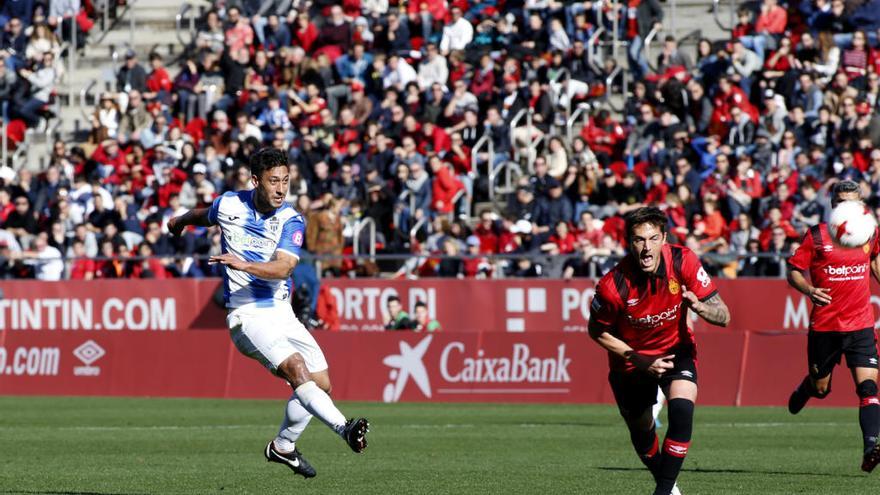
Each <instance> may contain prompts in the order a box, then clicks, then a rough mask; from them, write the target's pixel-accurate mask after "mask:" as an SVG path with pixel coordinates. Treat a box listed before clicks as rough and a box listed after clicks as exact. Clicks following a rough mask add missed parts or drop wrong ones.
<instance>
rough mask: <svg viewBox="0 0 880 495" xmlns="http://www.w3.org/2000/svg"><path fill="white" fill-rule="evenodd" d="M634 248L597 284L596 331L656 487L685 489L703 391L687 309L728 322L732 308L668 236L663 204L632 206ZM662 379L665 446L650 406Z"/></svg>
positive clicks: (661, 494)
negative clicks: (684, 471) (682, 479)
mask: <svg viewBox="0 0 880 495" xmlns="http://www.w3.org/2000/svg"><path fill="white" fill-rule="evenodd" d="M625 220H626V235H627V239H628V242H629V254H628V255H627V256H626V257H625V258H624V259H623V260H621V261H620V263H618V264H617V266H615V267H614V268H613V269H612V270H611V271H610V272H608V274H606V275H605V276H604V277H602V279H601V280H600V281H599V284H598V285H597V286H596V296H595V297H594V298H593V302H592V304H591V306H590V325H589V329H590V336H591V337H592V338H593V339H594V340H596V342H598V343H599V345H601V346H602V347H604V348H605V349H606V350H607V351H608V358H609V366H610V368H611V371H610V373H609V375H608V381H609V383H610V384H611V389H612V390H613V392H614V398H615V400H616V401H617V407H618V409H619V410H620V414H621V416H623V419H624V421H626V425H627V427H628V428H629V433H630V439H631V440H632V443H633V447H635V450H636V453H637V454H638V455H639V457H640V458H641V460H642V462H643V463H644V464H645V465H646V466H647V467H648V469H649V470H650V471H651V474H652V475H654V479H655V481H656V483H657V485H656V488H655V491H654V494H655V495H669V494H671V493H673V494H674V493H678V487H677V486H676V484H675V480H676V478H678V473H679V471H680V470H681V466H682V464H683V463H684V458H685V456H686V455H687V451H688V447H689V445H690V441H691V432H692V430H693V416H694V402H695V401H696V399H697V367H696V356H697V353H696V345H695V342H694V334H693V331H692V330H691V329H690V328H689V327H688V325H687V312H688V309H690V310H691V311H694V312H695V313H696V314H697V315H699V316H700V317H701V318H703V319H704V320H706V321H707V322H709V323H711V324H713V325H718V326H726V325H727V324H728V323H729V321H730V312H729V311H728V309H727V306H726V305H725V304H724V301H722V300H721V297H720V296H719V295H718V291H717V290H716V289H715V284H713V283H712V280H711V279H710V278H709V275H708V274H707V273H706V270H705V269H704V268H703V265H702V264H701V263H700V260H699V258H697V256H696V255H695V254H694V253H693V252H692V251H690V250H689V249H687V248H685V247H682V246H676V245H671V244H667V243H666V224H667V222H668V220H667V218H666V215H665V214H664V213H663V212H662V211H660V210H659V209H657V208H653V207H646V208H639V209H637V210H634V211H632V212H630V213H628V214H627V215H626V217H625ZM658 386H659V387H660V388H661V389H663V392H664V393H665V394H666V397H667V398H668V405H667V408H668V413H667V414H668V423H669V426H668V428H669V429H668V430H667V434H666V439H665V440H664V441H663V445H662V448H661V446H660V445H659V444H658V439H657V433H656V431H655V429H654V419H653V416H652V414H651V406H653V405H654V403H655V401H656V400H657V388H658Z"/></svg>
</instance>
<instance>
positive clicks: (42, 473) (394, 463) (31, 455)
mask: <svg viewBox="0 0 880 495" xmlns="http://www.w3.org/2000/svg"><path fill="white" fill-rule="evenodd" d="M341 409H342V410H343V412H345V413H346V414H348V415H364V416H367V417H368V418H370V420H371V422H372V431H371V434H370V435H371V436H370V446H369V448H368V449H367V452H366V453H365V454H364V455H356V454H354V453H352V452H351V451H349V450H348V447H347V446H345V445H344V444H343V442H342V441H341V440H340V439H339V438H338V437H336V436H335V435H333V434H331V432H330V431H329V430H328V429H327V428H326V427H325V426H324V425H322V424H320V422H319V421H318V420H313V421H312V424H311V425H310V426H309V429H308V430H306V433H305V434H304V436H303V438H301V439H300V443H299V446H300V449H301V450H302V451H303V452H304V454H305V455H306V457H307V458H308V459H309V460H310V461H311V463H312V464H313V465H314V466H315V468H316V469H317V471H318V477H317V478H314V479H312V480H304V479H302V478H300V477H295V476H294V475H293V473H292V472H290V471H289V470H288V469H287V468H285V467H283V466H281V465H278V464H269V463H267V462H265V460H264V459H263V456H262V449H263V447H264V446H265V444H266V442H267V441H268V440H269V439H270V438H272V437H273V436H274V434H275V431H276V428H277V423H278V422H279V420H280V414H281V412H282V402H281V401H240V400H234V401H233V400H228V401H224V400H190V399H116V398H43V397H40V398H27V397H0V494H35V493H50V494H67V495H73V494H104V495H110V494H201V493H223V494H226V493H257V494H276V493H277V494H286V493H291V494H312V493H314V494H321V495H327V494H332V493H346V494H349V493H350V494H382V495H393V494H420V493H424V494H436V493H451V494H462V493H475V494H483V493H503V494H520V493H540V494H542V495H551V494H557V493H597V494H607V493H625V494H631V493H650V492H651V490H652V488H653V486H652V484H651V481H650V476H649V475H648V474H647V472H646V471H645V470H644V469H643V468H642V467H641V464H640V463H639V461H638V459H636V457H635V455H634V454H633V453H632V451H631V447H630V445H629V440H628V435H627V433H626V430H625V428H624V426H623V423H622V422H621V420H620V418H619V417H618V416H617V413H616V411H615V410H614V409H613V408H612V407H610V406H560V405H509V404H505V405H490V404H442V405H436V404H372V403H370V404H367V403H342V404H341ZM661 433H662V430H661ZM860 445H861V438H860V433H859V428H858V422H857V411H856V409H855V408H852V409H818V408H817V409H810V408H809V407H808V408H807V409H806V410H805V411H804V412H802V413H801V414H800V415H798V416H796V417H795V416H790V415H789V414H788V413H787V412H786V411H785V410H783V409H782V408H738V409H737V408H719V407H698V408H697V415H696V428H695V432H694V441H693V444H692V447H691V450H690V453H689V455H688V458H687V461H686V463H685V471H684V472H683V473H682V475H681V477H680V478H679V484H680V486H681V489H682V492H683V493H684V494H685V495H693V494H721V493H731V494H741V493H750V494H751V493H755V494H762V495H764V494H793V493H816V494H836V493H840V494H852V493H870V492H873V491H876V490H877V489H878V487H880V472H877V473H875V474H874V475H865V474H863V473H861V472H860V471H859V469H858V465H859V462H860V450H861V447H860Z"/></svg>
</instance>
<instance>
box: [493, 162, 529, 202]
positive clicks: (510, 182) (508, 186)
mask: <svg viewBox="0 0 880 495" xmlns="http://www.w3.org/2000/svg"><path fill="white" fill-rule="evenodd" d="M502 172H504V187H497V186H496V184H495V183H496V181H497V180H498V177H499V176H501V173H502ZM511 172H516V176H517V177H522V175H523V173H522V168H521V167H520V166H519V164H518V163H516V162H512V161H508V162H501V163H499V164H498V165H494V164H490V166H489V201H495V194H508V193H511V192H513V190H514V183H515V179H514V178H513V175H512V174H511ZM496 189H497V190H496Z"/></svg>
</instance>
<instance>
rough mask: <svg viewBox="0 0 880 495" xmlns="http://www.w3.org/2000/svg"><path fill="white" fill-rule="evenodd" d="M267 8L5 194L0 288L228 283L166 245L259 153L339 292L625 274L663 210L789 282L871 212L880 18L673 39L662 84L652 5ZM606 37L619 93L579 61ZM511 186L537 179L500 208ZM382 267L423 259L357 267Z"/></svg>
mask: <svg viewBox="0 0 880 495" xmlns="http://www.w3.org/2000/svg"><path fill="white" fill-rule="evenodd" d="M261 5H262V7H266V4H264V3H263V2H248V1H245V2H239V3H235V2H217V3H216V4H215V8H214V9H212V10H210V11H208V12H207V13H206V14H205V16H204V18H203V19H202V20H201V21H200V25H199V26H200V27H199V29H198V33H197V35H196V37H195V40H194V43H193V45H192V46H190V47H188V49H187V50H186V52H185V55H184V56H182V57H181V59H180V60H179V62H172V61H170V60H167V57H165V58H163V56H162V55H160V54H159V53H137V52H135V51H129V52H128V53H126V54H125V63H124V65H123V66H122V67H121V69H120V70H119V72H118V74H117V84H116V88H115V91H112V92H107V93H104V94H102V95H100V98H99V101H98V102H97V103H96V106H95V109H94V113H93V117H92V131H91V134H90V138H89V142H87V143H83V144H79V145H69V144H67V143H64V142H58V143H56V144H55V148H54V151H53V154H52V157H51V161H50V165H49V166H48V168H47V169H46V170H43V171H40V172H39V173H31V172H28V171H27V170H22V171H20V172H18V173H17V174H15V173H11V172H8V171H7V172H3V173H4V174H6V176H5V177H2V180H4V182H5V183H6V186H5V187H4V188H3V189H0V221H2V226H3V227H4V230H2V231H0V256H3V257H4V258H5V263H3V264H2V268H0V275H3V276H38V277H40V278H46V279H51V278H57V277H61V276H65V275H62V272H64V271H65V269H64V267H63V264H61V265H60V266H61V268H60V269H59V264H57V263H54V261H53V263H49V262H46V261H45V260H46V259H49V260H59V263H60V259H61V258H68V259H69V260H71V261H69V262H68V263H67V270H66V271H67V274H66V276H69V277H70V278H86V279H89V278H117V277H157V278H162V277H179V276H185V277H199V276H206V275H211V274H212V273H213V271H212V270H213V268H212V267H209V266H207V265H206V264H205V263H204V262H203V261H202V259H203V256H206V255H210V254H214V253H216V252H217V251H218V250H219V249H220V242H219V234H218V232H217V231H216V229H192V230H191V231H189V232H187V233H186V235H184V236H183V237H182V238H180V239H170V238H169V237H168V235H167V230H166V228H165V221H166V220H167V219H168V218H169V217H170V216H171V215H174V214H178V213H180V212H181V211H184V210H186V209H189V208H195V207H205V206H208V205H209V204H210V203H211V201H212V200H213V199H214V198H215V197H216V196H217V195H219V194H222V193H223V192H224V191H235V190H242V189H248V188H250V187H252V184H251V182H250V173H249V171H248V167H247V160H248V156H249V154H250V153H251V152H252V151H254V150H256V149H258V148H260V147H262V146H275V147H278V148H281V149H283V150H285V151H286V152H287V153H288V155H289V163H290V174H291V181H290V184H291V185H290V191H289V195H288V201H289V202H290V203H291V204H292V205H294V206H295V207H296V208H297V209H298V210H299V211H301V212H302V213H303V214H304V215H305V216H306V217H307V220H308V231H307V243H306V247H307V249H308V250H309V251H310V252H311V253H313V254H315V255H320V256H324V259H323V261H322V262H321V265H320V266H321V269H322V271H324V272H325V273H332V274H335V275H341V274H367V275H372V274H375V273H377V272H379V271H385V272H396V275H397V276H400V277H412V276H449V277H497V276H516V277H530V276H546V275H549V276H565V277H571V276H591V275H592V276H595V275H600V274H601V273H602V272H603V271H604V270H607V268H608V267H609V266H610V265H611V264H612V263H613V262H614V261H615V260H616V259H617V258H618V257H619V256H620V255H621V254H622V253H623V252H624V248H625V239H624V236H623V232H622V230H623V222H622V220H621V215H622V214H624V213H626V212H627V211H630V210H632V209H634V208H637V207H639V206H642V205H648V204H652V205H657V206H659V207H661V208H662V209H664V210H665V211H666V212H667V213H668V215H669V231H670V235H671V237H672V240H674V241H675V242H679V243H682V244H684V245H687V246H688V247H690V248H691V249H693V250H694V251H696V252H697V253H699V254H700V255H701V256H702V257H703V259H704V262H705V263H706V265H707V268H709V269H710V270H711V271H712V273H713V274H716V275H718V276H724V277H731V278H732V277H737V276H780V275H781V274H782V273H783V270H784V266H783V264H782V263H781V262H780V260H782V259H784V256H785V255H786V254H787V253H789V252H790V251H791V250H792V249H793V248H794V247H795V246H796V244H797V242H798V239H799V238H800V235H801V234H802V232H803V231H804V229H805V228H806V227H807V226H809V225H812V224H814V223H816V222H818V221H821V220H822V219H824V218H825V217H826V216H827V214H828V202H827V190H828V188H829V186H830V185H831V184H833V183H834V182H835V181H837V180H840V179H841V178H847V179H852V180H855V181H857V182H859V183H860V184H861V185H862V187H863V188H864V192H865V197H866V198H869V200H868V202H869V204H870V206H872V207H874V208H877V207H880V204H878V199H877V195H876V192H877V190H878V189H880V149H878V146H880V117H878V103H880V80H878V78H880V49H875V46H877V45H878V43H880V39H878V38H880V0H847V1H844V0H833V1H829V0H802V1H789V2H778V0H762V1H761V2H759V3H758V4H757V5H756V8H755V9H754V10H752V9H748V8H743V9H742V10H740V11H739V12H738V15H739V17H738V19H739V23H738V24H737V25H736V26H735V28H734V30H733V32H732V33H731V35H730V36H729V37H727V38H725V39H715V40H709V39H701V40H699V43H698V44H697V45H696V48H695V49H693V48H681V47H679V45H678V42H677V40H676V39H675V38H674V37H673V36H667V35H665V34H663V35H661V37H660V38H659V39H660V44H661V45H662V46H658V47H656V48H655V49H654V53H655V54H656V57H654V59H653V60H648V58H647V57H646V55H645V53H646V51H645V49H644V40H645V39H646V38H647V37H648V34H649V33H650V32H651V31H652V30H655V29H657V28H658V27H660V26H662V25H663V22H664V15H665V12H664V9H663V8H662V6H661V4H659V3H658V1H657V0H630V1H628V2H614V3H612V2H602V1H559V0H506V1H504V0H486V1H481V2H475V1H469V0H453V1H445V0H423V1H421V2H406V3H401V4H400V5H397V4H396V2H392V4H391V5H389V2H387V1H385V0H346V1H345V2H342V3H341V4H337V3H335V2H326V1H320V0H316V1H301V0H294V1H292V2H290V1H283V2H282V1H279V2H275V3H270V4H268V7H266V8H262V9H260V7H261ZM613 5H617V6H618V10H617V11H614V10H613V9H612V6H613ZM279 9H280V10H279ZM35 18H36V17H35ZM618 20H619V22H618ZM10 22H11V21H10ZM32 22H34V21H32ZM599 27H604V28H605V30H606V32H605V35H603V36H600V37H599V39H600V40H603V42H604V45H603V46H602V47H600V48H599V49H598V50H599V52H600V55H601V54H602V53H605V52H610V50H609V43H610V40H611V39H612V38H613V36H612V34H611V32H612V31H613V30H614V29H618V31H619V32H618V35H619V38H620V39H621V40H624V41H626V43H627V49H626V52H627V53H628V58H629V63H628V70H624V71H623V72H620V71H615V69H616V66H617V63H616V62H615V60H613V59H612V58H611V57H610V55H607V54H606V55H605V56H604V57H602V56H599V57H593V58H591V57H589V56H588V52H589V51H590V50H591V47H590V46H588V44H589V40H590V37H591V36H592V35H593V34H594V32H595V30H596V29H598V28H599ZM5 29H6V31H7V32H9V31H10V30H11V29H12V28H11V27H10V26H9V23H7V25H6V28H5ZM34 31H35V32H36V30H34ZM661 33H662V31H661ZM4 40H5V38H4ZM28 52H29V50H22V51H20V52H17V53H28ZM52 53H53V52H51V51H48V52H45V51H44V52H42V57H43V62H42V63H43V64H44V65H45V64H46V63H47V60H46V57H49V59H48V62H51V57H52V56H53V54H52ZM166 63H167V64H169V66H168V67H167V68H166V65H165V64H166ZM6 65H7V66H9V63H7V64H6ZM0 67H2V64H0ZM0 70H3V69H0ZM7 70H9V67H7ZM613 73H617V74H619V77H617V78H614V77H609V76H610V75H612V74H613ZM0 75H2V74H0ZM621 77H626V78H629V79H628V82H629V84H628V86H629V88H630V89H631V94H629V95H627V97H626V98H625V99H624V101H623V102H622V107H621V108H619V109H618V111H615V110H614V109H613V108H611V107H610V105H609V104H607V103H606V101H605V99H604V98H603V96H604V95H605V94H606V92H609V91H617V90H618V89H619V85H620V84H621V82H622V81H621ZM0 79H2V77H0ZM609 82H610V85H606V83H609ZM0 84H2V83H0ZM610 101H611V102H614V101H616V100H615V99H614V98H612V99H611V100H610ZM582 104H584V105H589V112H588V115H587V118H586V119H585V124H584V125H583V127H582V128H580V127H576V128H575V129H574V131H575V132H574V136H573V139H571V140H569V139H568V138H567V137H566V132H565V131H566V128H565V127H566V126H565V124H566V119H567V117H568V116H569V115H570V114H571V112H572V111H573V109H575V108H577V106H578V105H582ZM25 106H27V105H25ZM522 110H526V111H527V112H528V113H529V114H530V118H529V119H520V120H518V121H516V122H513V120H514V117H515V116H517V115H519V114H520V112H521V111H522ZM19 111H20V110H19ZM514 124H515V125H514ZM484 137H486V138H487V140H488V141H491V144H492V146H491V153H490V152H489V147H482V148H480V149H479V150H477V151H476V152H475V151H474V149H475V146H476V145H477V144H478V143H480V141H481V139H482V138H484ZM484 142H485V140H484ZM510 161H515V163H516V164H517V165H518V166H519V167H520V169H521V170H522V171H523V174H522V176H521V177H519V178H518V179H517V180H516V181H515V184H514V190H513V191H512V192H510V193H509V194H506V195H496V196H495V201H491V200H490V199H491V195H490V189H492V185H491V184H489V179H488V177H489V175H490V174H489V171H490V170H493V169H495V167H499V166H503V165H504V164H505V163H508V162H510ZM365 219H371V220H372V221H373V222H374V224H375V228H376V234H377V235H376V242H375V246H371V245H370V243H371V238H370V236H368V235H365V234H363V232H369V230H370V226H369V224H368V222H365ZM356 232H361V233H362V234H361V235H359V236H357V237H355V235H354V234H355V233H356ZM354 244H357V246H355V245H354ZM372 247H375V248H376V250H377V252H379V253H398V254H409V255H410V256H409V257H408V258H407V259H406V260H405V261H404V262H398V263H396V264H395V263H390V264H389V263H383V262H379V263H378V264H377V263H374V262H369V261H366V260H364V259H363V258H361V259H358V260H353V259H351V258H346V257H344V256H342V255H344V254H348V253H351V252H352V251H354V250H355V249H357V250H358V251H359V252H361V253H364V252H368V251H370V249H371V248H372ZM767 253H770V256H768V255H767ZM560 255H564V256H560ZM501 258H503V259H501Z"/></svg>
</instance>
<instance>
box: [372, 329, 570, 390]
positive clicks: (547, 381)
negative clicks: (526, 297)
mask: <svg viewBox="0 0 880 495" xmlns="http://www.w3.org/2000/svg"><path fill="white" fill-rule="evenodd" d="M434 337H435V336H433V335H429V336H427V337H425V338H423V339H422V340H420V341H419V342H418V343H417V344H415V345H410V344H409V343H408V342H405V341H400V342H399V343H398V344H399V349H400V353H399V354H391V355H388V356H385V358H384V359H383V360H382V363H383V364H384V365H385V366H387V367H389V368H391V370H390V371H389V374H388V378H389V380H390V381H389V382H388V383H387V384H386V385H385V387H384V389H383V391H382V400H383V401H385V402H397V401H399V400H400V399H401V397H402V396H403V395H404V392H405V391H406V388H407V385H408V384H409V383H410V382H412V383H414V384H415V386H416V388H417V389H418V390H419V392H421V395H422V397H424V398H426V399H431V398H433V397H434V396H435V395H446V396H463V395H492V396H498V395H508V396H516V395H533V394H567V393H569V391H570V388H569V386H568V384H570V383H571V381H572V380H571V374H570V373H569V367H570V365H571V362H572V360H571V358H570V357H568V356H567V355H566V348H565V344H559V345H558V346H552V347H551V346H547V347H546V348H545V349H543V351H540V352H536V351H535V350H533V349H532V347H531V346H530V345H529V344H526V343H523V342H514V343H512V344H511V345H510V347H506V346H505V349H496V350H495V351H494V352H491V351H488V350H486V349H483V348H476V349H475V348H473V347H468V345H467V344H466V343H465V342H461V341H460V340H456V339H447V340H445V341H444V339H443V337H439V336H438V338H437V339H435V338H434ZM437 340H439V341H440V342H438V344H439V345H441V346H442V348H440V347H437V349H435V350H434V352H433V353H430V352H428V351H429V348H430V347H431V343H432V342H435V341H437ZM435 347H436V345H435ZM437 350H439V353H438V352H437ZM551 353H552V354H551ZM432 377H433V378H434V379H433V382H434V387H432ZM410 397H412V396H410Z"/></svg>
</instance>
